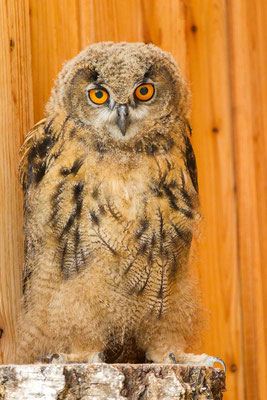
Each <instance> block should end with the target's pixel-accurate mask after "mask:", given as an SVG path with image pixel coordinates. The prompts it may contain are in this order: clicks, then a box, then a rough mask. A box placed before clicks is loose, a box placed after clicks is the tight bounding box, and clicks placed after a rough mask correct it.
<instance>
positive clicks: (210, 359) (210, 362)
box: [203, 356, 226, 372]
mask: <svg viewBox="0 0 267 400" xmlns="http://www.w3.org/2000/svg"><path fill="white" fill-rule="evenodd" d="M216 362H217V363H219V364H221V365H222V367H223V369H224V372H225V371H226V366H225V363H224V362H223V360H222V359H221V358H219V357H212V356H208V357H207V359H206V360H205V361H204V363H203V365H207V366H209V367H214V364H215V363H216Z"/></svg>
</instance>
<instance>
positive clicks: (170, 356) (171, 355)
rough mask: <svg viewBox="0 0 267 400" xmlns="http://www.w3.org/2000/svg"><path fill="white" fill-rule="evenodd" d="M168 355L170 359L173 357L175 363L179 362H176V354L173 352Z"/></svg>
mask: <svg viewBox="0 0 267 400" xmlns="http://www.w3.org/2000/svg"><path fill="white" fill-rule="evenodd" d="M168 357H169V359H171V361H172V363H173V364H177V363H176V359H175V355H174V354H173V353H170V354H169V356H168Z"/></svg>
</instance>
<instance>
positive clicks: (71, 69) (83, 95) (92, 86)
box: [47, 42, 188, 142]
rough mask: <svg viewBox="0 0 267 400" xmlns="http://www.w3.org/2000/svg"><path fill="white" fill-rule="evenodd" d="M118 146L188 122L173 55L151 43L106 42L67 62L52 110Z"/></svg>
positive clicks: (50, 105)
mask: <svg viewBox="0 0 267 400" xmlns="http://www.w3.org/2000/svg"><path fill="white" fill-rule="evenodd" d="M56 110H59V111H62V110H64V111H65V112H66V113H67V115H69V116H70V118H71V119H74V120H76V121H77V122H80V123H82V124H83V126H87V127H88V130H89V131H91V132H92V131H95V132H97V134H98V135H106V136H108V137H110V138H113V139H115V140H117V141H123V142H125V141H128V140H129V139H130V138H132V137H136V136H140V135H141V134H146V133H149V131H151V130H153V129H155V127H156V126H157V125H159V123H160V124H161V125H162V123H163V124H164V120H167V119H170V118H171V119H174V120H175V119H177V118H180V119H183V118H184V117H186V114H187V110H188V90H187V86H186V84H185V82H184V80H183V79H182V77H181V74H180V71H179V69H178V67H177V65H176V63H175V61H174V60H173V58H172V57H171V55H170V54H169V53H166V52H164V51H162V50H161V49H159V48H158V47H156V46H154V45H152V44H144V43H117V44H115V43H112V42H103V43H98V44H95V45H92V46H89V47H87V48H86V49H85V50H84V51H82V52H81V53H80V54H79V55H78V56H77V57H75V58H74V59H72V60H71V61H69V62H67V63H66V64H65V66H64V68H63V70H62V72H61V73H60V75H59V79H58V81H57V84H56V87H55V89H54V90H53V92H52V97H51V99H50V102H49V103H48V106H47V111H48V113H51V112H55V111H56Z"/></svg>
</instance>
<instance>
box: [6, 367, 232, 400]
mask: <svg viewBox="0 0 267 400" xmlns="http://www.w3.org/2000/svg"><path fill="white" fill-rule="evenodd" d="M224 390H225V374H224V371H222V370H221V369H218V368H211V367H194V366H190V365H188V366H184V365H179V364H177V365H161V364H66V365H60V364H34V365H3V366H0V399H3V400H33V399H34V400H35V399H43V400H54V399H57V400H63V399H68V400H75V399H77V400H78V399H79V400H85V399H88V400H89V399H90V400H93V399H94V400H100V399H103V400H104V399H105V400H113V399H114V400H115V399H116V400H124V399H130V400H135V399H136V400H137V399H140V400H141V399H142V400H163V399H164V400H165V399H184V400H185V399H186V400H189V399H192V400H200V399H201V400H202V399H216V400H217V399H222V392H223V391H224Z"/></svg>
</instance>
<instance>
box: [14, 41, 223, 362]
mask: <svg viewBox="0 0 267 400" xmlns="http://www.w3.org/2000/svg"><path fill="white" fill-rule="evenodd" d="M188 108H189V94H188V89H187V86H186V84H185V82H184V80H183V78H182V77H181V74H180V72H179V69H178V68H177V65H176V64H175V62H174V60H173V59H172V57H171V56H170V55H169V54H168V53H166V52H163V51H161V50H160V49H159V48H157V47H155V46H153V45H151V44H143V43H118V44H114V43H110V42H108V43H99V44H95V45H92V46H89V47H87V48H86V49H85V50H84V51H82V52H81V53H80V54H79V55H78V56H77V57H75V58H74V59H72V60H71V61H69V62H67V63H66V64H65V66H64V68H63V70H62V72H61V73H60V74H59V77H58V80H57V82H56V85H55V88H54V89H53V91H52V95H51V98H50V100H49V102H48V104H47V107H46V118H45V119H43V120H42V121H40V122H39V123H38V124H36V125H35V126H34V127H33V128H32V130H31V131H30V132H29V134H28V135H27V137H26V139H25V143H24V145H23V147H22V149H21V153H22V159H21V164H20V179H21V183H22V185H23V188H24V191H25V203H24V204H25V206H24V213H25V223H24V231H25V263H24V270H23V291H24V296H23V299H24V311H23V313H22V315H21V317H20V331H21V335H20V339H19V346H18V359H17V360H18V362H22V363H31V362H36V361H38V360H43V361H48V362H51V361H57V362H59V361H62V362H64V361H66V362H100V361H106V362H114V361H117V362H134V361H135V362H136V361H145V360H147V361H152V362H156V363H169V362H180V363H193V364H206V365H212V364H213V363H214V361H215V360H216V358H215V357H211V356H207V355H206V354H202V355H200V356H197V355H194V354H189V353H185V352H184V350H185V348H186V347H187V346H188V345H190V344H191V343H192V341H193V340H194V336H195V334H196V332H197V329H198V326H199V307H198V304H197V300H196V299H195V297H196V296H195V290H194V286H193V284H192V282H191V279H190V275H189V273H188V263H189V256H190V246H191V241H192V237H193V235H194V229H195V228H194V227H195V223H196V221H197V219H198V217H199V212H198V183H197V171H196V163H195V156H194V152H193V149H192V146H191V143H190V139H189V135H190V127H189V124H188V120H187V114H188Z"/></svg>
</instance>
